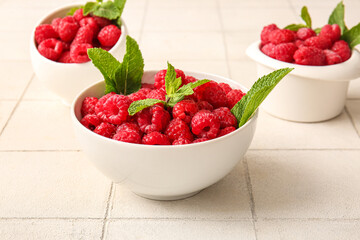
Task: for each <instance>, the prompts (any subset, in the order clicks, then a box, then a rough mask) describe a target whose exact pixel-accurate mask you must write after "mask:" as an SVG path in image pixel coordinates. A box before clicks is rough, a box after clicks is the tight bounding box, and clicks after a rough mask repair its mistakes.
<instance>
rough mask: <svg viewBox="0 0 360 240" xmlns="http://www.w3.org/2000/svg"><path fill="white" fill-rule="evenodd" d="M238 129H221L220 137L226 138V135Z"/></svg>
mask: <svg viewBox="0 0 360 240" xmlns="http://www.w3.org/2000/svg"><path fill="white" fill-rule="evenodd" d="M235 130H236V128H235V127H226V128H223V129H220V132H219V134H218V137H221V136H224V135H226V134H229V133H231V132H233V131H235Z"/></svg>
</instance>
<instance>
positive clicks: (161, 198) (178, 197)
mask: <svg viewBox="0 0 360 240" xmlns="http://www.w3.org/2000/svg"><path fill="white" fill-rule="evenodd" d="M201 191H202V190H200V191H195V192H192V193H188V194H183V195H172V196H158V195H148V194H142V193H137V192H134V193H135V194H136V195H138V196H140V197H143V198H147V199H151V200H159V201H174V200H181V199H185V198H189V197H192V196H194V195H196V194H198V193H199V192H201Z"/></svg>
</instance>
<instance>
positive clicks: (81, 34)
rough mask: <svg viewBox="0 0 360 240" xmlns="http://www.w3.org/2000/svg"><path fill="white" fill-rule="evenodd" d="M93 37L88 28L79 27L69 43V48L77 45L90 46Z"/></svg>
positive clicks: (91, 31)
mask: <svg viewBox="0 0 360 240" xmlns="http://www.w3.org/2000/svg"><path fill="white" fill-rule="evenodd" d="M84 19H85V18H84ZM93 37H94V32H93V30H92V29H91V28H90V27H89V26H83V27H80V28H79V30H78V31H77V33H76V35H75V38H74V40H73V41H72V43H71V46H72V45H75V44H79V43H88V44H91V43H92V42H93Z"/></svg>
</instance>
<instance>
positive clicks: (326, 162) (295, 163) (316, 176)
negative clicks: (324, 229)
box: [246, 150, 360, 239]
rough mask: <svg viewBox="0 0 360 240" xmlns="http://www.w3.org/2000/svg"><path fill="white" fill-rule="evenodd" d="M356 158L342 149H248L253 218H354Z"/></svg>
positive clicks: (357, 213) (359, 166) (358, 180)
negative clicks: (253, 208) (253, 204)
mask: <svg viewBox="0 0 360 240" xmlns="http://www.w3.org/2000/svg"><path fill="white" fill-rule="evenodd" d="M359 157H360V151H345V150H344V151H335V150H332V151H264V150H262V151H249V152H248V153H247V155H246V159H247V161H248V166H249V172H250V178H251V184H252V193H253V196H254V202H255V211H256V215H257V217H258V218H260V219H262V218H270V219H272V218H276V219H279V218H288V219H293V218H296V219H309V218H311V219H314V218H316V219H317V218H326V219H342V218H345V219H349V218H352V219H359V217H360V205H359V201H360V194H359V192H360V177H359V171H360V161H359ZM315 239H316V238H315ZM345 239H346V238H345Z"/></svg>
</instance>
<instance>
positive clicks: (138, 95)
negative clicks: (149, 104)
mask: <svg viewBox="0 0 360 240" xmlns="http://www.w3.org/2000/svg"><path fill="white" fill-rule="evenodd" d="M150 92H151V89H150V88H140V89H139V91H137V92H134V93H132V94H130V95H129V98H130V99H131V101H133V102H135V101H139V100H143V99H146V95H148V94H149V93H150Z"/></svg>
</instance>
